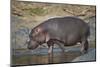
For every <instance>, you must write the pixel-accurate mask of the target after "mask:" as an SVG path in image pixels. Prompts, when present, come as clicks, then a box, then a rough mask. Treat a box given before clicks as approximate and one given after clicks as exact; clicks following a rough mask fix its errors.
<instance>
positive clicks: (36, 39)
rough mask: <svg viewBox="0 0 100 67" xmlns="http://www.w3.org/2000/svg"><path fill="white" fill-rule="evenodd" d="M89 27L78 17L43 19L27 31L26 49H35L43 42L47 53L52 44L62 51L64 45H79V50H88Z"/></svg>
mask: <svg viewBox="0 0 100 67" xmlns="http://www.w3.org/2000/svg"><path fill="white" fill-rule="evenodd" d="M89 35H90V29H89V25H88V23H86V22H85V21H83V20H82V19H80V18H77V17H72V16H67V17H56V18H51V19H48V20H45V21H44V22H42V23H40V24H39V25H37V26H36V27H34V28H33V29H32V30H31V32H30V33H29V41H28V49H30V50H33V49H36V48H37V47H38V46H39V45H42V44H44V43H46V44H47V46H48V53H51V52H52V50H53V46H54V44H56V45H58V46H59V47H60V48H61V49H62V50H63V51H64V50H65V49H64V47H66V46H74V45H76V44H77V43H80V45H81V50H80V51H81V52H82V53H86V52H87V51H88V46H89V44H88V36H89Z"/></svg>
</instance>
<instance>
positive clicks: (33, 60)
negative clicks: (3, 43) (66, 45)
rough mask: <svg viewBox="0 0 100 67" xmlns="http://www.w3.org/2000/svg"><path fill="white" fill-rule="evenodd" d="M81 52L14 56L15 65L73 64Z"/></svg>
mask: <svg viewBox="0 0 100 67" xmlns="http://www.w3.org/2000/svg"><path fill="white" fill-rule="evenodd" d="M80 55H81V54H80V52H75V51H68V52H66V53H61V52H59V53H54V54H53V55H52V54H51V55H48V54H46V55H43V54H40V55H23V56H19V57H17V56H13V58H12V59H13V61H12V62H13V64H14V65H27V64H49V63H63V62H71V61H72V60H73V59H75V58H76V57H78V56H80Z"/></svg>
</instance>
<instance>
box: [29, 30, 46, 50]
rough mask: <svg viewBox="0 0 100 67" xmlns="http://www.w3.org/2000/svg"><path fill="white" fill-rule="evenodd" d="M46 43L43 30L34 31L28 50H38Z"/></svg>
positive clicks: (30, 36)
mask: <svg viewBox="0 0 100 67" xmlns="http://www.w3.org/2000/svg"><path fill="white" fill-rule="evenodd" d="M44 42H45V34H44V33H43V30H42V29H41V28H36V29H32V31H31V32H30V34H29V41H28V49H36V48H37V47H38V46H39V45H41V44H43V43H44Z"/></svg>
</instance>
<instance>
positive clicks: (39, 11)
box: [29, 8, 46, 15]
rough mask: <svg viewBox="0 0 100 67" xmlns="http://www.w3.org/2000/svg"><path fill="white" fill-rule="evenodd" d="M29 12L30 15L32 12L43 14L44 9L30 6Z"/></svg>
mask: <svg viewBox="0 0 100 67" xmlns="http://www.w3.org/2000/svg"><path fill="white" fill-rule="evenodd" d="M29 12H30V14H31V15H33V14H35V15H44V14H45V13H46V10H44V9H43V8H31V9H29Z"/></svg>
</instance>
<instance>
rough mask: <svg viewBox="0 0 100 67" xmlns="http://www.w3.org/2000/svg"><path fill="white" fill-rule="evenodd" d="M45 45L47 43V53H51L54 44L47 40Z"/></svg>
mask: <svg viewBox="0 0 100 67" xmlns="http://www.w3.org/2000/svg"><path fill="white" fill-rule="evenodd" d="M47 45H48V53H49V54H53V45H54V42H53V41H51V40H50V41H48V42H47Z"/></svg>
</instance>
